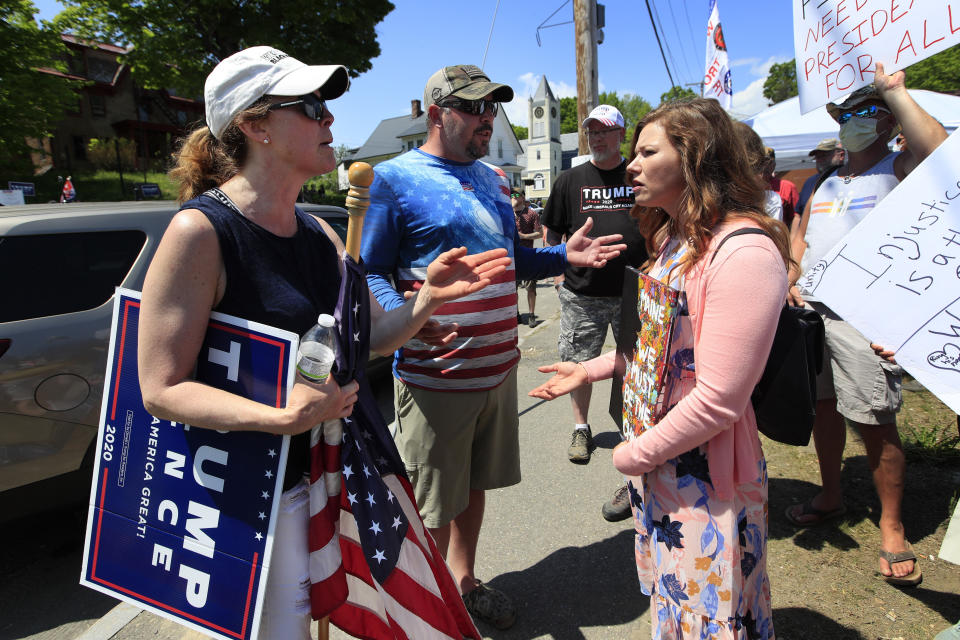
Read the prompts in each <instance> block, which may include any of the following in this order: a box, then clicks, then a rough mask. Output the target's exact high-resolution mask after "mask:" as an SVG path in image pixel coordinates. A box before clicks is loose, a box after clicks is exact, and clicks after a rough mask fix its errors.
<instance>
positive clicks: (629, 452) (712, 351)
mask: <svg viewBox="0 0 960 640" xmlns="http://www.w3.org/2000/svg"><path fill="white" fill-rule="evenodd" d="M751 226H756V225H755V224H754V223H752V222H751V221H749V220H734V221H731V222H728V223H725V224H723V225H721V226H720V227H718V228H717V229H716V232H715V234H714V238H713V240H712V242H711V244H710V248H709V249H708V251H707V253H706V255H705V256H704V258H703V259H701V260H700V262H698V263H697V264H696V265H695V266H694V267H693V268H692V269H691V270H690V271H688V272H687V276H686V285H685V289H686V292H687V307H688V309H689V312H690V322H691V324H692V326H693V336H694V338H693V339H694V366H695V368H696V376H697V381H696V386H695V387H694V388H693V389H692V390H691V391H690V392H689V393H688V394H687V395H686V396H684V397H683V398H682V399H681V400H680V402H678V403H677V404H676V405H675V406H674V407H673V408H672V409H671V410H670V411H669V412H668V413H667V415H665V416H664V417H663V419H662V420H661V421H660V422H659V423H658V424H657V426H656V427H654V428H653V429H650V430H649V431H646V432H644V433H643V434H642V435H641V436H640V437H639V438H636V439H634V440H632V441H630V442H629V443H627V444H625V445H623V446H619V447H617V448H616V449H615V450H614V454H613V464H614V466H615V467H616V468H617V469H618V470H619V471H621V472H622V473H624V474H626V475H633V476H639V475H641V474H643V473H646V472H648V471H650V470H652V469H653V468H654V467H657V466H659V465H661V464H663V463H665V462H666V461H667V460H669V459H671V458H675V457H676V456H678V455H680V454H681V453H685V452H687V451H689V450H690V449H693V448H694V447H696V446H699V445H700V444H703V443H704V442H707V443H708V446H709V460H710V477H711V479H712V482H713V487H714V489H715V490H716V491H717V494H718V495H719V496H720V497H721V498H724V499H729V498H732V497H733V490H734V486H735V485H737V484H742V483H746V482H751V481H753V480H755V479H756V477H757V463H758V462H759V461H760V460H762V459H763V451H762V450H761V448H760V437H759V436H758V434H757V422H756V417H755V416H754V413H753V407H752V406H751V404H750V394H751V392H752V391H753V387H754V386H756V384H757V381H758V380H759V379H760V375H761V374H762V373H763V367H764V365H765V364H766V362H767V356H768V354H769V353H770V346H771V345H772V344H773V334H774V331H775V330H776V326H777V321H778V319H779V317H780V308H781V307H782V306H783V301H784V297H785V296H786V292H787V274H786V268H785V267H784V265H783V259H782V258H781V257H780V252H779V251H777V248H776V246H775V245H774V243H773V241H772V240H770V239H769V238H767V237H766V236H762V235H742V236H737V237H734V238H731V239H730V240H728V241H727V242H726V243H724V245H723V247H722V248H721V249H720V251H719V253H717V257H716V259H714V260H713V262H712V264H708V263H710V258H711V256H712V255H713V252H714V251H715V247H716V245H717V244H719V242H720V240H721V239H722V238H723V237H724V236H726V235H727V234H728V233H730V232H731V231H733V230H735V229H739V228H742V227H751ZM615 358H616V353H615V352H610V353H606V354H604V355H601V356H599V357H597V358H594V359H593V360H590V361H587V362H584V363H583V366H584V368H585V369H586V371H587V375H588V376H589V378H590V381H591V382H595V381H597V380H605V379H607V378H610V377H611V375H612V374H613V365H614V361H615ZM731 427H732V428H731Z"/></svg>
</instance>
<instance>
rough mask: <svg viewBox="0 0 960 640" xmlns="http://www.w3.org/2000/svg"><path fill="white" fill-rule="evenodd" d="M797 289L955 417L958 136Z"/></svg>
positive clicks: (959, 329) (959, 365)
mask: <svg viewBox="0 0 960 640" xmlns="http://www.w3.org/2000/svg"><path fill="white" fill-rule="evenodd" d="M811 215H812V216H813V215H830V213H829V212H824V213H820V214H811ZM811 224H813V220H811ZM798 285H799V286H800V288H801V290H802V291H804V292H806V293H808V294H810V295H815V296H816V297H817V298H818V299H819V300H821V301H822V302H824V304H826V305H827V306H829V307H830V308H831V309H832V310H833V311H834V312H835V313H837V314H838V315H839V316H841V317H842V318H843V319H844V320H846V321H847V322H849V323H850V324H851V325H853V326H854V328H856V329H857V330H858V331H859V332H860V333H862V334H863V335H864V336H866V337H867V338H869V339H870V340H871V341H873V342H876V343H878V344H882V345H884V346H886V347H888V348H892V349H894V350H896V358H897V362H898V363H899V364H900V365H901V366H903V368H904V369H906V370H907V371H908V372H910V374H911V375H913V377H915V378H916V379H917V380H918V381H919V382H920V383H921V384H923V385H924V386H925V387H926V388H927V389H929V390H930V391H931V392H933V393H934V394H935V395H936V396H937V397H939V398H940V399H941V400H942V401H943V402H944V403H945V404H946V405H948V406H949V407H950V408H951V409H952V410H953V411H955V412H958V413H960V135H958V134H957V133H954V134H952V135H951V136H950V137H949V138H947V140H946V141H945V142H944V143H943V144H941V145H940V147H939V148H938V149H937V150H936V151H935V152H934V153H932V154H931V155H930V156H929V157H928V158H927V159H926V160H925V161H924V162H923V163H922V164H921V165H920V166H919V167H917V168H916V169H915V170H914V171H913V173H911V174H910V175H909V176H907V178H906V179H905V180H904V181H903V182H902V183H900V185H898V186H897V187H896V188H895V189H894V190H893V191H891V192H890V193H889V194H888V195H887V197H886V198H884V199H883V200H882V201H881V202H880V203H879V204H878V205H877V206H876V208H875V209H874V210H873V211H871V212H870V213H869V214H867V215H866V216H865V217H864V218H863V220H861V221H860V223H859V224H858V225H857V226H856V227H854V228H853V230H852V231H850V233H849V234H847V235H846V236H845V237H844V238H843V239H842V240H841V241H840V242H839V243H838V244H837V246H835V247H834V248H833V249H831V250H830V251H828V252H827V254H826V255H825V256H824V258H823V259H822V260H820V261H818V262H817V263H815V264H814V265H813V266H812V267H811V268H810V270H809V271H807V273H805V274H804V276H803V277H802V278H801V280H800V282H799V283H798Z"/></svg>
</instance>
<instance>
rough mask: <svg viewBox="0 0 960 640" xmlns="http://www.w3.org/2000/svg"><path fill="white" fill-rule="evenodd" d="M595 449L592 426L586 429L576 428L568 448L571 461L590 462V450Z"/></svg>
mask: <svg viewBox="0 0 960 640" xmlns="http://www.w3.org/2000/svg"><path fill="white" fill-rule="evenodd" d="M591 451H593V434H592V433H591V432H590V427H589V426H588V427H587V428H586V429H574V430H573V439H571V440H570V448H569V449H567V457H568V458H570V462H576V463H579V464H586V463H588V462H590V452H591Z"/></svg>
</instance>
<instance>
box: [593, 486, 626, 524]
mask: <svg viewBox="0 0 960 640" xmlns="http://www.w3.org/2000/svg"><path fill="white" fill-rule="evenodd" d="M600 513H602V514H603V519H604V520H606V521H607V522H620V521H621V520H626V519H627V518H629V517H630V515H631V513H632V512H631V510H630V488H629V487H628V486H627V485H623V486H621V487H620V488H619V489H617V490H616V491H614V492H613V497H612V498H610V501H609V502H604V503H603V508H602V509H601V510H600Z"/></svg>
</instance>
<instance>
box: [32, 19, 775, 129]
mask: <svg viewBox="0 0 960 640" xmlns="http://www.w3.org/2000/svg"><path fill="white" fill-rule="evenodd" d="M718 1H719V3H720V4H719V10H720V22H721V25H722V27H723V31H724V36H725V40H726V43H727V47H728V52H729V55H730V61H731V69H732V76H733V88H734V102H733V109H732V111H733V113H734V115H735V116H738V117H747V116H750V115H753V114H754V113H756V112H757V111H760V110H762V109H763V108H764V107H765V106H766V104H767V103H766V100H765V99H764V98H763V95H762V90H763V80H764V78H765V77H766V75H767V70H768V69H769V67H770V65H771V64H773V63H776V62H784V61H787V60H790V59H792V58H793V28H792V20H793V18H792V14H791V10H792V9H791V4H790V3H789V2H785V1H784V0H774V1H772V2H766V3H763V4H762V5H758V4H756V3H753V2H746V1H745V0H718ZM34 2H35V4H36V5H37V7H38V9H39V12H40V13H39V15H40V17H43V18H50V17H53V15H55V14H56V13H57V11H59V5H58V4H57V3H56V1H55V0H34ZM393 3H394V5H396V8H395V9H394V10H393V11H392V12H391V13H390V14H389V15H388V16H387V17H386V19H385V20H384V21H383V22H381V23H380V24H379V25H378V27H377V34H378V40H379V42H380V48H381V54H380V56H379V57H377V58H375V59H374V60H373V61H372V62H373V68H372V69H371V70H370V71H368V72H366V73H364V74H363V75H361V76H360V77H358V78H355V79H353V81H352V84H351V88H350V91H349V92H348V93H347V94H346V95H345V96H343V97H342V98H339V99H338V100H336V101H334V102H332V103H331V104H330V107H331V110H332V112H333V114H334V116H335V117H336V121H335V122H334V124H333V135H334V138H335V140H334V143H335V144H345V145H347V146H348V147H356V146H360V145H361V144H362V143H363V142H364V140H366V138H367V136H368V135H369V134H370V132H371V131H373V129H374V127H375V126H376V125H377V123H379V122H380V120H382V119H383V118H388V117H392V116H399V115H403V114H405V113H409V111H410V100H412V99H414V98H420V97H421V96H422V94H423V86H424V84H425V82H426V80H427V78H428V77H429V76H430V75H431V74H432V73H433V72H434V71H436V70H437V69H439V68H440V67H442V66H445V65H450V64H476V65H478V66H479V65H481V63H483V66H484V70H485V71H486V72H487V74H488V75H489V76H490V78H491V79H492V80H494V81H495V82H502V83H505V84H509V85H510V86H512V87H513V89H514V92H515V94H516V97H514V100H513V102H512V103H509V104H507V105H505V107H506V109H507V114H508V116H509V117H510V121H511V122H513V123H514V124H522V125H526V124H527V122H526V120H527V111H526V98H527V96H529V95H531V94H532V93H533V91H534V90H535V89H536V87H537V84H538V83H539V80H540V76H541V75H546V77H547V81H548V82H549V83H550V86H551V88H552V89H553V91H554V94H555V95H557V96H558V97H563V96H576V86H577V82H576V62H575V58H574V32H573V24H572V23H571V24H563V25H560V26H555V27H550V28H546V29H541V30H540V41H541V45H542V46H538V45H537V38H536V35H537V27H538V26H539V25H540V24H542V23H543V22H544V21H546V20H547V19H548V18H549V17H550V15H551V14H552V13H553V12H554V11H557V10H558V9H559V11H558V12H557V13H556V15H554V16H553V18H551V19H550V20H549V22H548V23H547V24H557V23H561V22H567V21H572V19H573V3H572V2H571V1H568V2H566V3H564V0H500V2H499V6H498V2H497V0H471V1H468V2H460V1H456V2H451V1H450V0H393ZM601 4H605V6H606V27H604V30H603V31H604V42H603V44H601V45H599V47H598V66H599V80H600V90H601V91H616V92H617V93H618V94H620V95H623V94H626V93H631V94H635V95H640V96H642V97H643V98H646V99H647V100H648V101H649V102H650V103H651V104H653V105H656V104H657V103H659V101H660V95H661V94H662V93H663V92H665V91H667V90H668V89H669V88H670V80H669V78H668V76H667V72H666V70H665V68H664V63H663V60H662V58H661V55H660V50H659V48H658V47H657V42H656V39H655V37H654V33H653V28H652V27H651V25H650V17H649V15H648V14H647V8H646V5H645V3H644V2H643V1H642V0H606V2H605V3H603V2H601ZM650 6H651V8H652V9H654V11H655V15H654V17H655V19H656V18H657V17H659V23H658V29H659V28H660V26H662V31H661V32H660V37H661V40H662V41H663V43H664V45H665V47H666V49H669V53H668V58H667V60H668V62H669V63H670V69H671V73H672V74H673V77H674V80H675V81H676V82H677V83H678V84H686V83H695V82H698V81H699V80H700V78H701V76H702V74H703V68H704V58H705V46H706V25H707V17H708V14H707V12H708V7H709V0H650ZM495 12H496V19H494V13H495ZM491 24H492V30H491ZM488 38H489V49H487V42H488ZM260 44H269V45H273V46H276V47H277V48H279V49H281V50H282V49H283V43H282V42H269V43H267V42H265V43H260ZM485 50H486V61H485V63H484V62H483V61H484V52H485ZM304 62H307V63H332V62H337V60H336V57H335V55H334V56H332V57H331V59H329V60H304ZM695 89H696V88H695Z"/></svg>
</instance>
